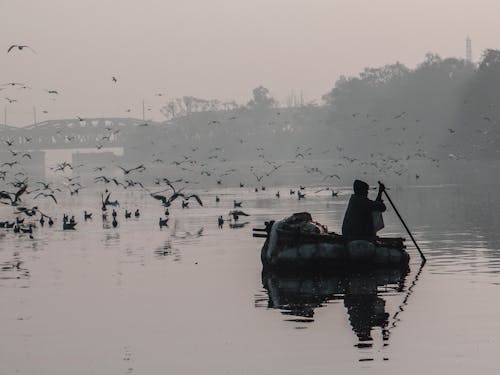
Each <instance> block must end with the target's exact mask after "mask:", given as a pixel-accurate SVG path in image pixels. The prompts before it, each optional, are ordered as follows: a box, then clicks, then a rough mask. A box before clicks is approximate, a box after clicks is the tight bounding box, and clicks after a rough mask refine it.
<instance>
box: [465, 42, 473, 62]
mask: <svg viewBox="0 0 500 375" xmlns="http://www.w3.org/2000/svg"><path fill="white" fill-rule="evenodd" d="M465 60H466V61H467V62H469V63H472V41H471V40H470V38H469V36H468V35H467V38H465Z"/></svg>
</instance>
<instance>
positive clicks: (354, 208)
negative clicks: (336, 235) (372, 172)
mask: <svg viewBox="0 0 500 375" xmlns="http://www.w3.org/2000/svg"><path fill="white" fill-rule="evenodd" d="M353 188H354V194H353V195H352V196H351V199H350V200H349V205H348V206H347V211H346V213H345V216H344V222H343V224H342V234H343V235H344V236H348V237H372V236H375V235H376V233H377V230H376V228H375V226H374V222H373V214H374V213H379V214H380V213H381V212H384V211H385V204H384V202H382V192H383V191H384V190H385V186H384V185H383V184H382V183H379V190H378V195H377V198H376V199H375V200H374V201H372V200H370V199H369V198H368V190H369V186H368V184H367V183H366V182H363V181H360V180H356V181H354V186H353ZM378 229H381V228H378Z"/></svg>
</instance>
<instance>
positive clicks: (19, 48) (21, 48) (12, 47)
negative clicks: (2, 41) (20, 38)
mask: <svg viewBox="0 0 500 375" xmlns="http://www.w3.org/2000/svg"><path fill="white" fill-rule="evenodd" d="M14 48H17V49H18V50H19V51H22V50H23V49H24V48H28V49H30V50H32V51H33V52H34V53H36V51H35V50H34V49H33V48H31V47H30V46H28V45H26V44H13V45H11V46H10V47H9V49H8V50H7V53H9V52H10V51H12V50H13V49H14Z"/></svg>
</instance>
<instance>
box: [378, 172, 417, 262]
mask: <svg viewBox="0 0 500 375" xmlns="http://www.w3.org/2000/svg"><path fill="white" fill-rule="evenodd" d="M378 183H379V184H381V182H380V181H379V182H378ZM384 193H385V196H386V197H387V200H388V201H389V203H390V204H391V206H392V208H393V209H394V212H396V215H398V217H399V220H401V223H402V224H403V226H404V227H405V229H406V231H407V232H408V235H409V236H410V238H411V240H412V241H413V243H414V244H415V247H416V248H417V250H418V252H419V253H420V257H421V258H422V264H425V262H427V259H426V258H425V255H424V253H423V252H422V250H420V247H419V246H418V244H417V241H415V238H413V235H412V234H411V232H410V229H409V228H408V226H407V225H406V223H405V221H404V220H403V218H402V217H401V215H400V214H399V211H398V209H397V208H396V206H395V205H394V203H392V199H391V197H389V194H387V191H385V189H384Z"/></svg>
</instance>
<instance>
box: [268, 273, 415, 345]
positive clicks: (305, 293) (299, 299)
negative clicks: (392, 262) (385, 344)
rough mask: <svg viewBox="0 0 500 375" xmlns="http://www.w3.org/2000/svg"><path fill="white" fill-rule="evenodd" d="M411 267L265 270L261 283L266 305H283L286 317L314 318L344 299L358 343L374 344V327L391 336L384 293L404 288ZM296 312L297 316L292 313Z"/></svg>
mask: <svg viewBox="0 0 500 375" xmlns="http://www.w3.org/2000/svg"><path fill="white" fill-rule="evenodd" d="M408 272H409V269H408V268H406V269H404V270H403V269H386V270H366V271H360V272H347V271H344V272H335V273H333V272H328V273H325V272H321V273H318V272H314V273H311V272H305V273H304V272H303V273H299V274H297V273H292V272H282V271H280V272H278V271H270V270H263V271H262V284H263V286H264V289H265V290H266V291H267V294H268V303H267V307H268V308H272V309H280V310H281V311H282V313H283V314H285V315H286V316H287V320H289V321H296V322H312V321H313V316H314V310H315V309H316V308H318V307H321V306H323V305H324V304H325V303H326V302H328V301H331V300H343V301H344V306H345V307H346V309H347V313H348V315H349V321H350V324H351V327H352V329H353V331H354V333H355V334H356V336H357V337H358V339H359V344H358V345H357V346H358V347H367V346H371V343H370V342H371V340H372V337H371V333H372V330H373V328H375V327H379V328H380V329H381V334H382V338H383V340H387V338H388V336H389V328H388V327H389V314H388V313H387V312H386V308H385V300H384V299H383V298H381V296H383V295H384V293H389V292H391V293H394V292H399V293H400V292H402V291H403V290H404V282H405V278H406V276H407V274H408ZM290 315H292V316H295V318H292V317H290Z"/></svg>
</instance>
